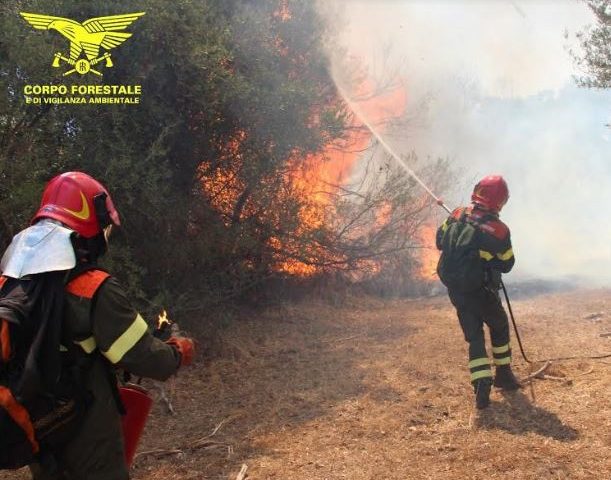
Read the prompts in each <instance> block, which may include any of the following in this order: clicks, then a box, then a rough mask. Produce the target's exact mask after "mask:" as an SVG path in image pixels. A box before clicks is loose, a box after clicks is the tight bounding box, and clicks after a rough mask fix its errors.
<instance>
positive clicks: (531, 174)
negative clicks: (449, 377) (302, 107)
mask: <svg viewBox="0 0 611 480" xmlns="http://www.w3.org/2000/svg"><path fill="white" fill-rule="evenodd" d="M331 5H332V6H331ZM325 9H326V11H329V10H332V11H334V13H332V15H333V16H334V21H335V22H336V24H337V25H338V28H340V29H341V30H340V31H341V34H340V44H341V49H339V48H337V47H334V51H332V52H331V53H330V57H331V59H332V62H333V63H334V68H335V69H338V70H341V69H342V68H345V64H344V62H343V61H342V59H345V58H347V57H355V58H357V59H358V62H359V64H360V65H361V66H362V67H363V68H364V69H365V70H366V72H367V75H368V76H369V77H370V78H375V79H378V78H384V77H385V76H394V75H396V76H397V77H398V78H400V81H401V82H402V84H403V86H404V88H405V89H406V90H407V98H408V100H407V106H406V109H407V112H406V114H407V115H411V116H412V117H413V118H412V120H411V122H410V123H409V124H408V127H407V128H404V129H403V130H402V131H401V132H396V131H395V132H392V135H391V134H390V132H389V136H388V138H387V140H388V141H389V143H392V146H393V148H394V149H395V150H397V151H399V153H409V152H410V151H415V152H416V153H417V154H418V156H419V157H421V158H427V157H432V158H436V157H443V158H448V159H449V160H450V162H451V163H452V165H453V166H455V167H456V168H457V169H458V170H459V171H461V173H462V176H461V180H459V181H458V185H457V187H458V188H456V189H455V193H454V195H453V196H452V197H450V198H446V200H447V203H448V204H450V205H452V206H454V205H458V204H459V203H462V204H464V203H468V202H469V199H470V194H471V189H472V187H473V184H474V183H475V182H476V181H477V180H478V179H479V178H481V177H482V176H484V175H487V174H493V173H498V174H502V175H503V176H504V177H505V178H506V180H507V182H508V184H509V189H510V200H509V202H508V204H507V205H506V207H505V208H504V210H503V212H502V214H501V218H502V219H503V220H504V221H505V222H506V223H507V224H508V226H509V227H510V229H511V232H512V241H513V244H514V252H515V255H516V260H517V262H516V267H515V268H514V272H512V276H513V277H514V278H518V279H519V278H523V277H544V278H550V279H558V280H561V279H564V278H565V277H579V278H583V279H587V280H588V281H589V282H590V283H593V284H596V285H603V286H611V214H610V213H609V209H611V128H609V126H608V125H607V124H609V123H611V90H592V89H583V88H578V87H577V86H576V84H575V81H574V75H576V74H577V75H578V74H579V72H578V71H577V69H576V66H575V65H574V62H573V60H572V59H571V56H570V54H569V53H568V49H569V48H570V47H575V46H576V42H575V40H574V36H575V33H577V32H578V31H581V30H583V29H584V28H586V27H587V26H588V25H591V24H593V23H594V17H593V16H592V14H591V13H590V12H589V10H588V9H587V7H586V6H585V5H584V4H583V3H581V2H578V1H576V0H575V1H572V0H555V1H551V0H547V1H544V0H531V1H506V0H488V1H476V0H463V1H460V0H454V1H448V0H446V1H441V0H429V1H411V0H406V1H399V0H387V1H379V0H378V1H373V0H371V1H365V0H346V1H343V2H341V1H339V0H337V1H334V2H331V3H329V2H327V6H326V7H325ZM334 9H335V10H334ZM337 12H341V14H338V13H337ZM338 19H340V20H338ZM567 34H568V36H567ZM338 53H339V55H338ZM340 73H341V72H340ZM339 77H340V78H341V74H340V75H339ZM342 87H343V88H346V89H349V87H348V85H342ZM442 213H443V212H442ZM442 217H443V215H442Z"/></svg>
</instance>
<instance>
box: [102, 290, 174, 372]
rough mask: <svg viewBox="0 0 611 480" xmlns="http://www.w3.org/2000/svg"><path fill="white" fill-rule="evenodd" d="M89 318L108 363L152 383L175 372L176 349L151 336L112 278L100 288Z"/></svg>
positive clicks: (142, 320) (145, 324) (144, 323)
mask: <svg viewBox="0 0 611 480" xmlns="http://www.w3.org/2000/svg"><path fill="white" fill-rule="evenodd" d="M92 317H93V335H94V338H95V341H96V344H97V347H98V349H99V350H100V352H101V353H102V355H104V356H105V357H106V358H107V359H108V361H109V362H110V363H111V364H113V365H116V366H117V367H119V368H123V369H125V370H127V371H129V372H131V373H132V374H134V375H137V376H141V377H148V378H152V379H154V380H166V379H167V378H168V377H170V376H171V375H172V374H174V373H175V372H176V370H178V367H179V366H180V360H181V356H180V353H179V352H178V350H177V349H176V348H175V347H173V346H171V345H168V344H166V343H164V342H162V341H161V340H158V339H156V338H154V337H153V335H152V334H151V332H150V330H149V327H148V325H147V323H146V322H145V321H144V319H143V318H142V316H141V315H140V314H139V313H138V312H136V310H134V308H133V307H132V305H131V302H130V301H129V299H128V298H127V296H126V295H125V292H124V290H123V289H122V288H121V286H120V285H119V283H118V282H117V281H116V280H115V279H113V278H109V279H108V280H107V281H106V282H105V283H104V284H103V285H102V286H101V287H100V290H99V291H98V293H97V295H96V300H95V304H94V307H93V313H92Z"/></svg>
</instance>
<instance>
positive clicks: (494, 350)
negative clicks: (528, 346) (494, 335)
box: [492, 343, 509, 353]
mask: <svg viewBox="0 0 611 480" xmlns="http://www.w3.org/2000/svg"><path fill="white" fill-rule="evenodd" d="M508 351H509V344H508V343H506V344H505V345H501V346H500V347H494V346H493V347H492V353H505V352H508Z"/></svg>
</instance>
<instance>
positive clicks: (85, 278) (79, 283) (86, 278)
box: [66, 269, 110, 299]
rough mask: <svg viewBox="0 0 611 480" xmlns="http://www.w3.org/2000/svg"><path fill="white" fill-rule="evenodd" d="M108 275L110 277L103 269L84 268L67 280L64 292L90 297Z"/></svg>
mask: <svg viewBox="0 0 611 480" xmlns="http://www.w3.org/2000/svg"><path fill="white" fill-rule="evenodd" d="M108 277H110V274H109V273H108V272H105V271H104V270H99V269H91V270H86V271H84V272H81V273H79V274H77V276H76V277H74V278H72V279H71V280H70V281H69V282H68V284H67V285H66V292H68V293H71V294H72V295H76V296H78V297H84V298H88V299H92V298H93V297H94V295H95V293H96V292H97V291H98V289H99V288H100V287H101V286H102V284H103V283H104V282H105V281H106V279H107V278H108Z"/></svg>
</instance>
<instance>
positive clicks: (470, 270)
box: [437, 211, 485, 293]
mask: <svg viewBox="0 0 611 480" xmlns="http://www.w3.org/2000/svg"><path fill="white" fill-rule="evenodd" d="M480 235H481V232H480V230H479V228H478V226H477V223H475V222H474V221H472V220H470V219H469V217H468V216H467V214H466V211H463V213H462V214H461V216H460V218H459V219H458V220H457V221H456V222H452V223H450V224H449V225H448V228H447V229H446V231H445V232H444V234H443V238H442V242H441V256H440V257H439V262H438V263H437V274H438V275H439V278H440V279H441V282H442V283H443V284H444V285H445V286H446V287H447V288H448V290H452V291H455V292H459V293H467V292H472V291H474V290H477V289H479V288H481V287H482V286H484V282H485V272H484V266H483V264H482V260H481V258H480V255H479V250H480V245H481V240H480Z"/></svg>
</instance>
